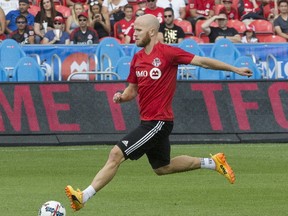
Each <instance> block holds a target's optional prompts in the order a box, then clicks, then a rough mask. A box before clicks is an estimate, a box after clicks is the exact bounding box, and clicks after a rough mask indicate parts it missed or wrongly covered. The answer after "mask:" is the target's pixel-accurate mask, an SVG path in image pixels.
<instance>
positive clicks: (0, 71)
mask: <svg viewBox="0 0 288 216" xmlns="http://www.w3.org/2000/svg"><path fill="white" fill-rule="evenodd" d="M5 81H7V74H6V71H5V69H4V68H3V66H2V65H0V82H5Z"/></svg>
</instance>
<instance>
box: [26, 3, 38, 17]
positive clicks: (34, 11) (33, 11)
mask: <svg viewBox="0 0 288 216" xmlns="http://www.w3.org/2000/svg"><path fill="white" fill-rule="evenodd" d="M39 11H40V7H39V6H37V5H30V7H29V8H28V12H29V13H31V14H32V15H33V16H36V15H37V13H38V12H39Z"/></svg>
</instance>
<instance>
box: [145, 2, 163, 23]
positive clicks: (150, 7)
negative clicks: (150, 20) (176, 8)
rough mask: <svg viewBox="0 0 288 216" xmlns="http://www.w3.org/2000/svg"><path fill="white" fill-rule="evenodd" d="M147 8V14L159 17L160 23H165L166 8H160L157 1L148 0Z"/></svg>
mask: <svg viewBox="0 0 288 216" xmlns="http://www.w3.org/2000/svg"><path fill="white" fill-rule="evenodd" d="M146 1H147V4H146V5H147V8H146V9H145V10H144V12H145V14H152V15H154V16H156V17H157V19H158V21H159V23H163V22H164V8H161V7H158V6H157V5H156V4H157V0H146Z"/></svg>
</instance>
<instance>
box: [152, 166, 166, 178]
mask: <svg viewBox="0 0 288 216" xmlns="http://www.w3.org/2000/svg"><path fill="white" fill-rule="evenodd" d="M167 167H168V166H164V167H160V168H157V169H154V172H155V173H156V174H157V175H158V176H161V175H166V174H168V169H167Z"/></svg>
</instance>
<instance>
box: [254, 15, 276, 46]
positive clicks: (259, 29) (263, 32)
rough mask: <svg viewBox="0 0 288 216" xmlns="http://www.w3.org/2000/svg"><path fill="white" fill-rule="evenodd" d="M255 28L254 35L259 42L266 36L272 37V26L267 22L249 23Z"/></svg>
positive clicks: (256, 21) (255, 21)
mask: <svg viewBox="0 0 288 216" xmlns="http://www.w3.org/2000/svg"><path fill="white" fill-rule="evenodd" d="M250 25H253V26H254V27H255V33H256V36H257V38H258V39H259V42H262V41H263V38H264V37H265V36H267V35H274V30H273V24H272V23H271V22H269V21H267V20H254V21H252V22H251V23H250Z"/></svg>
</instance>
